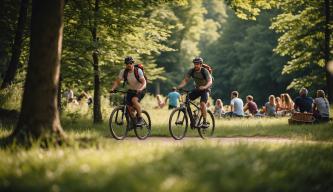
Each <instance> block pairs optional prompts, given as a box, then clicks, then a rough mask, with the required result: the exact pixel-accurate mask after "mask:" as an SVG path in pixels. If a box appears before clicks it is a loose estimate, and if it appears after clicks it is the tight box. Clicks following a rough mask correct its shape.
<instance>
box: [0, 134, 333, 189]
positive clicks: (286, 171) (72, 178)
mask: <svg viewBox="0 0 333 192" xmlns="http://www.w3.org/2000/svg"><path fill="white" fill-rule="evenodd" d="M103 143H104V145H102V146H91V147H89V148H80V147H78V146H72V147H62V148H55V149H49V150H41V149H39V148H33V149H30V150H19V151H16V150H14V151H12V150H2V151H0V155H1V159H0V190H1V191H332V189H333V188H332V186H331V183H332V182H333V161H332V160H333V148H332V147H333V146H332V144H288V145H285V144H278V145H276V144H275V145H271V144H268V143H256V144H246V143H240V144H234V145H220V144H218V143H216V142H212V141H201V142H196V143H195V142H183V143H182V144H180V143H178V142H161V141H160V142H148V143H145V142H137V141H123V142H115V141H113V140H108V141H104V142H103Z"/></svg>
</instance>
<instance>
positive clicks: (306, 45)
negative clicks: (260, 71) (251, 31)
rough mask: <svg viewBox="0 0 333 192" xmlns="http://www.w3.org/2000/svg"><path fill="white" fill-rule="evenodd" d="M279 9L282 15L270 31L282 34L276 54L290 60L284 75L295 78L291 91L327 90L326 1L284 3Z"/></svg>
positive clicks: (290, 86)
mask: <svg viewBox="0 0 333 192" xmlns="http://www.w3.org/2000/svg"><path fill="white" fill-rule="evenodd" d="M279 7H280V9H281V10H282V13H281V14H279V15H278V16H277V17H275V18H274V22H273V23H272V26H271V28H272V29H274V30H275V31H276V32H278V33H281V34H282V35H281V37H280V38H279V40H278V42H279V43H278V46H277V47H276V48H275V49H274V51H275V52H276V53H278V54H280V55H288V56H290V57H291V59H290V60H289V61H288V63H287V64H286V65H285V66H284V69H283V73H284V74H295V79H294V80H293V81H292V82H291V84H290V85H289V86H288V88H294V89H298V88H299V87H302V86H306V87H316V88H318V87H324V86H325V68H324V66H325V61H324V55H323V51H324V27H325V15H324V11H323V10H324V1H314V0H311V1H303V0H298V1H284V2H281V3H280V4H279ZM331 10H333V6H332V7H331ZM332 37H333V36H332V34H331V43H330V46H331V47H332V45H333V41H332Z"/></svg>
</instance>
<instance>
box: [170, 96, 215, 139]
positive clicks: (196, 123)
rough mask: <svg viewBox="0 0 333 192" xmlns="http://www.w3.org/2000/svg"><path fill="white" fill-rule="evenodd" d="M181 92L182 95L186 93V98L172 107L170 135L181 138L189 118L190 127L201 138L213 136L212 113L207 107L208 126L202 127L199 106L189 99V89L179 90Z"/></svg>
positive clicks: (213, 122)
mask: <svg viewBox="0 0 333 192" xmlns="http://www.w3.org/2000/svg"><path fill="white" fill-rule="evenodd" d="M181 92H182V93H181V94H182V95H184V94H186V99H185V102H183V103H181V105H180V107H178V108H176V109H174V110H173V111H172V112H171V114H170V118H169V132H170V134H171V136H172V137H173V138H174V139H176V140H180V139H183V138H184V137H185V135H186V132H187V127H188V120H190V127H191V129H197V130H198V133H199V135H200V137H201V138H203V139H205V138H207V137H211V136H213V134H214V130H215V119H214V115H213V113H212V112H211V111H210V110H209V109H207V117H206V122H207V124H208V125H209V126H208V128H204V127H202V123H203V117H202V115H201V111H200V107H199V106H198V105H196V104H195V103H194V102H193V101H191V100H190V99H189V95H188V94H189V91H187V90H181ZM192 108H193V109H192Z"/></svg>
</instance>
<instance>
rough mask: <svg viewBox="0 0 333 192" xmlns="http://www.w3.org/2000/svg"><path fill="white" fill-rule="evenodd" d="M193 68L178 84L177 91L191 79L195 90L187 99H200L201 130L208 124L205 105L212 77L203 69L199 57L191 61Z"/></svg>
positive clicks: (201, 60)
mask: <svg viewBox="0 0 333 192" xmlns="http://www.w3.org/2000/svg"><path fill="white" fill-rule="evenodd" d="M193 64H194V68H192V69H190V70H189V71H188V72H187V73H186V75H185V78H184V79H183V80H182V82H181V83H180V84H179V86H178V89H181V88H182V87H184V86H185V85H186V84H187V83H188V81H189V80H190V78H191V77H192V78H193V80H194V82H195V89H193V90H191V92H190V93H189V99H190V100H195V99H197V98H198V97H200V110H201V113H202V116H203V123H202V128H208V127H209V124H208V123H207V122H206V117H207V107H206V103H207V100H208V97H209V92H210V88H211V86H212V83H213V81H212V76H211V75H210V73H209V71H208V70H207V69H205V68H204V67H203V66H202V64H203V59H202V58H201V57H195V58H194V59H193Z"/></svg>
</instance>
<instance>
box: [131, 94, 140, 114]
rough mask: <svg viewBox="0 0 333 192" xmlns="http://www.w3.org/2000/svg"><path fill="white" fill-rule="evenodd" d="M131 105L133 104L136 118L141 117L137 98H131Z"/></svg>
mask: <svg viewBox="0 0 333 192" xmlns="http://www.w3.org/2000/svg"><path fill="white" fill-rule="evenodd" d="M132 104H133V107H134V108H135V110H136V112H137V114H136V115H137V116H138V117H141V106H140V103H139V98H137V97H132Z"/></svg>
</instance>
